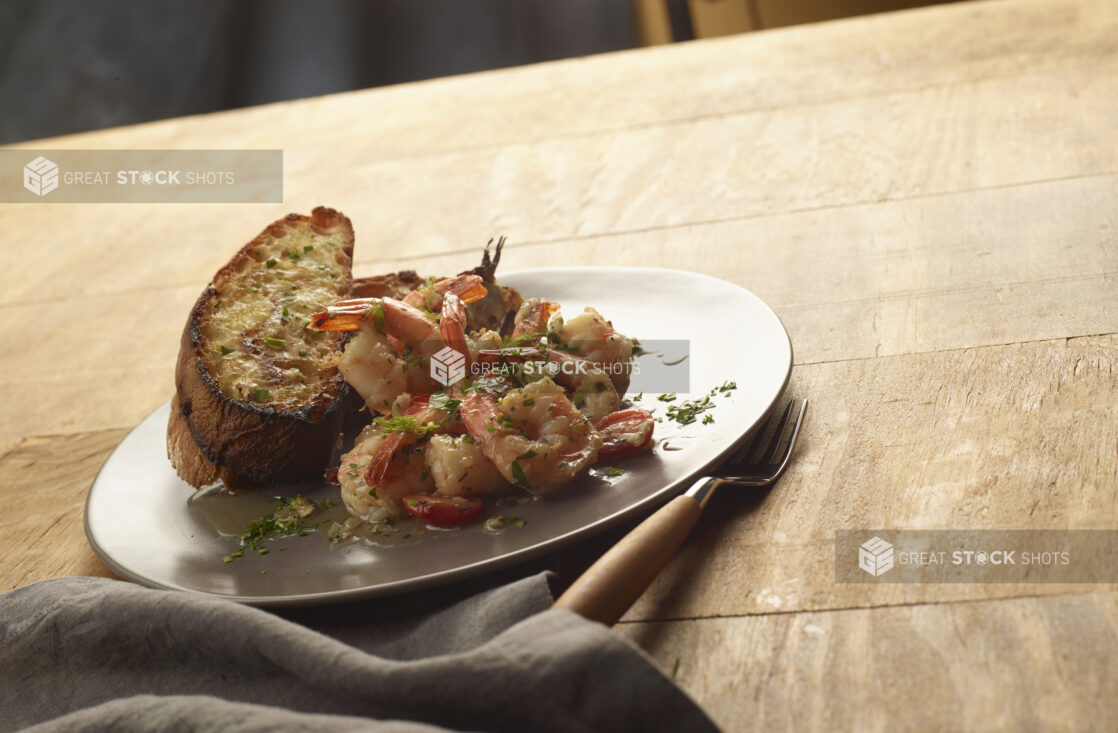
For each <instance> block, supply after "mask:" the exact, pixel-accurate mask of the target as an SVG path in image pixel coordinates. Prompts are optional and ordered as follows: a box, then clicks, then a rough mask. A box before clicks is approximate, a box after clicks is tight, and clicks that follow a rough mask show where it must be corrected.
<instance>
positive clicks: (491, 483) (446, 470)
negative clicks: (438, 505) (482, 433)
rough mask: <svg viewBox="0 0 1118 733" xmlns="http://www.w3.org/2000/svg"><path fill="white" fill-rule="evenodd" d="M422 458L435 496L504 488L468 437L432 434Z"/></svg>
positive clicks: (488, 462)
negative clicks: (431, 481) (429, 471)
mask: <svg viewBox="0 0 1118 733" xmlns="http://www.w3.org/2000/svg"><path fill="white" fill-rule="evenodd" d="M424 456H425V458H426V460H427V467H428V468H429V469H430V470H431V478H432V479H433V480H434V482H435V489H436V490H435V494H436V495H438V496H475V495H478V494H491V493H493V492H495V491H500V490H502V489H504V488H506V487H507V486H508V482H507V481H505V477H504V476H502V475H501V473H500V471H498V470H497V468H496V466H494V465H493V462H492V461H490V460H489V459H488V458H486V457H485V454H484V453H483V452H482V450H481V448H480V447H479V446H478V444H477V441H476V440H474V439H473V438H472V437H470V436H469V435H449V434H444V435H433V436H431V439H430V441H428V443H427V448H426V451H425V453H424Z"/></svg>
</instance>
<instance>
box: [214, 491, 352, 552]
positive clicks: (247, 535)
mask: <svg viewBox="0 0 1118 733" xmlns="http://www.w3.org/2000/svg"><path fill="white" fill-rule="evenodd" d="M275 502H276V503H277V504H278V505H279V506H278V507H276V509H275V511H273V512H272V514H271V515H269V516H263V517H261V518H260V519H257V520H256V521H255V522H253V523H252V524H250V525H249V526H248V527H247V528H246V529H245V531H244V532H242V533H241V536H240V543H241V548H240V549H239V550H237V551H235V552H232V553H230V554H228V555H226V556H225V557H223V558H222V560H223V561H225V562H227V563H228V562H233V561H234V560H236V559H237V558H238V557H243V556H244V554H245V551H246V550H252V551H254V552H256V553H257V554H258V555H267V554H268V552H269V550H268V548H267V547H263V546H262V545H263V543H264V542H265V541H267V540H271V539H276V538H278V537H291V536H299V537H302V536H305V535H306V534H308V531H309V530H312V529H315V528H316V527H318V526H319V525H320V524H322V522H325V521H328V520H325V519H324V520H322V522H315V523H311V524H309V523H307V522H304V521H303V520H305V519H307V518H309V517H310V516H311V515H313V514H314V513H315V512H317V511H318V510H320V509H325V508H327V507H331V506H333V505H334V502H332V501H330V500H326V501H312V500H311V499H308V498H307V497H305V496H303V495H302V494H299V495H297V496H283V497H277V498H276V499H275Z"/></svg>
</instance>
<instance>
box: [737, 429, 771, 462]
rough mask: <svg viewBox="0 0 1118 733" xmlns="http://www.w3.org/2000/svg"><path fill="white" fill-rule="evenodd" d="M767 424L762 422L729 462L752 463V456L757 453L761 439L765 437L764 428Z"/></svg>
mask: <svg viewBox="0 0 1118 733" xmlns="http://www.w3.org/2000/svg"><path fill="white" fill-rule="evenodd" d="M768 426H769V424H768V422H763V423H761V424H760V425H758V426H757V427H756V428H755V429H756V431H757V434H756V435H754V436H753V438H752V439H750V441H749V443H747V444H746V446H745V447H744V448H742V449H741V450H740V451H738V452H737V453H735V454H734V457H733V458H732V459H730V462H731V463H743V462H744V463H753V457H754V456H756V455H757V451H759V450H760V449H761V441H763V440H764V439H765V433H766V432H767V431H766V430H765V428H767V427H768Z"/></svg>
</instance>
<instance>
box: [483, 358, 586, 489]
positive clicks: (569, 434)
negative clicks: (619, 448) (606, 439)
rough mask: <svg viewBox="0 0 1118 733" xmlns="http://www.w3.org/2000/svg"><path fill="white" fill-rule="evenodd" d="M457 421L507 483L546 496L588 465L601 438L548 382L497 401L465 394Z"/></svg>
mask: <svg viewBox="0 0 1118 733" xmlns="http://www.w3.org/2000/svg"><path fill="white" fill-rule="evenodd" d="M461 411H462V421H463V422H464V423H465V425H466V430H467V431H468V432H469V434H470V436H471V437H472V438H473V439H474V440H475V441H477V444H478V445H479V446H480V447H481V451H482V453H484V454H485V456H486V457H487V458H488V459H489V460H490V461H492V462H493V465H494V466H496V468H497V470H498V471H500V472H501V475H502V476H504V477H505V479H506V480H508V481H509V482H511V483H513V484H515V485H517V486H519V487H520V488H522V489H525V490H526V491H530V492H532V493H533V494H537V495H544V494H548V493H551V492H552V491H554V490H555V489H556V488H557V487H559V486H561V485H562V484H564V483H566V482H567V481H570V480H571V479H572V478H574V477H575V476H576V475H578V473H579V472H581V471H582V470H583V469H584V468H586V467H587V466H589V465H590V464H592V463H593V462H594V460H595V459H596V458H597V456H598V449H599V448H600V447H601V445H602V438H601V436H599V435H598V433H597V432H596V431H595V430H594V427H593V425H591V424H590V422H589V421H588V420H587V419H586V418H585V417H584V416H583V415H582V414H581V413H579V411H578V409H577V408H576V407H575V406H574V405H573V404H571V401H570V400H568V399H567V396H566V394H565V393H564V392H563V389H562V388H561V387H559V386H558V385H557V384H555V383H554V382H552V381H551V380H550V379H548V378H543V379H541V380H539V381H538V382H532V383H531V384H529V385H527V386H526V387H522V388H517V389H511V390H509V391H508V392H507V393H505V395H504V396H502V397H500V398H497V397H495V396H493V395H490V394H485V393H482V392H470V393H469V394H467V395H466V397H465V398H464V399H463V400H462V405H461Z"/></svg>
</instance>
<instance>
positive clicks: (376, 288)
mask: <svg viewBox="0 0 1118 733" xmlns="http://www.w3.org/2000/svg"><path fill="white" fill-rule="evenodd" d="M424 281H425V279H424V278H423V277H420V275H419V274H418V273H417V272H416V271H415V270H401V271H400V272H390V273H388V274H386V275H372V276H370V277H359V278H356V279H354V281H353V297H354V298H396V299H397V300H403V299H404V297H405V296H406V295H407V294H408V293H410V292H411V291H413V290H415V289H416V288H418V287H419V286H420V285H422V284H423V283H424Z"/></svg>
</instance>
